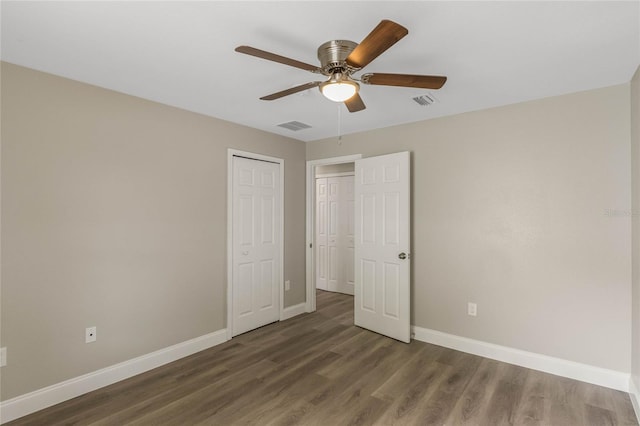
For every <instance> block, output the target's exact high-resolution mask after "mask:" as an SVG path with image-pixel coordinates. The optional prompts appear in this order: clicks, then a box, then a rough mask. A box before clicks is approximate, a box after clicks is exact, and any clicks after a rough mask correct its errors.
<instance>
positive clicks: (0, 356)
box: [0, 347, 7, 367]
mask: <svg viewBox="0 0 640 426" xmlns="http://www.w3.org/2000/svg"><path fill="white" fill-rule="evenodd" d="M5 365H7V348H6V347H5V348H0V367H4V366H5Z"/></svg>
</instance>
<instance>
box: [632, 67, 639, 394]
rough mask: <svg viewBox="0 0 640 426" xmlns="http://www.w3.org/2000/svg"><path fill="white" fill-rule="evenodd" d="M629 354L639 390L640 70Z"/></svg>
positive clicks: (635, 83) (635, 87)
mask: <svg viewBox="0 0 640 426" xmlns="http://www.w3.org/2000/svg"><path fill="white" fill-rule="evenodd" d="M631 176H632V179H631V202H632V207H631V212H632V228H633V229H632V249H631V255H632V259H633V262H632V263H633V269H632V288H633V290H632V298H631V300H632V304H633V307H632V312H633V323H632V327H631V332H632V335H631V336H632V337H631V340H632V344H633V348H632V352H631V377H632V379H633V382H634V383H635V386H636V389H640V67H638V69H637V70H636V73H635V75H634V76H633V79H632V80H631Z"/></svg>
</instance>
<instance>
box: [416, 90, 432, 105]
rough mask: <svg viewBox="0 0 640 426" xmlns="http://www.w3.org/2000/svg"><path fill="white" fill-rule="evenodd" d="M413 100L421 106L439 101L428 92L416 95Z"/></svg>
mask: <svg viewBox="0 0 640 426" xmlns="http://www.w3.org/2000/svg"><path fill="white" fill-rule="evenodd" d="M413 100H414V101H415V102H416V103H417V104H418V105H420V106H429V105H431V104H433V103H435V102H436V101H437V99H436V98H435V96H433V95H432V94H431V93H427V94H426V95H421V96H416V97H415V98H413Z"/></svg>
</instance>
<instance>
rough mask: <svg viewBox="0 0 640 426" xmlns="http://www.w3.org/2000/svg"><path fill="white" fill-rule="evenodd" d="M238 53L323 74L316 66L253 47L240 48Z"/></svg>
mask: <svg viewBox="0 0 640 426" xmlns="http://www.w3.org/2000/svg"><path fill="white" fill-rule="evenodd" d="M235 51H236V52H240V53H244V54H245V55H251V56H256V57H258V58H262V59H266V60H268V61H273V62H278V63H281V64H284V65H289V66H291V67H295V68H300V69H303V70H306V71H311V72H321V70H320V68H318V67H317V66H315V65H311V64H307V63H304V62H300V61H296V60H295V59H291V58H287V57H285V56H280V55H276V54H275V53H271V52H267V51H265V50H260V49H256V48H255V47H251V46H238V47H236V49H235Z"/></svg>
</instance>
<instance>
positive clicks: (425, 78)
mask: <svg viewBox="0 0 640 426" xmlns="http://www.w3.org/2000/svg"><path fill="white" fill-rule="evenodd" d="M446 81H447V77H444V76H437V75H411V74H378V73H375V74H365V75H363V76H362V82H363V83H365V84H374V85H378V86H401V87H419V88H422V89H439V88H441V87H442V86H444V83H445V82H446Z"/></svg>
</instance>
